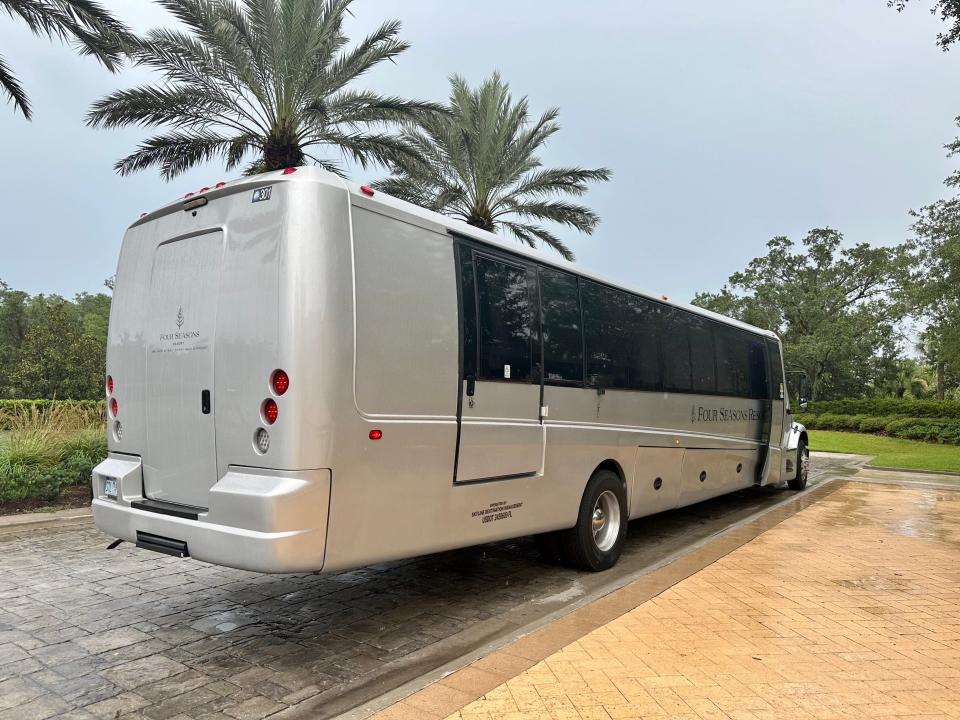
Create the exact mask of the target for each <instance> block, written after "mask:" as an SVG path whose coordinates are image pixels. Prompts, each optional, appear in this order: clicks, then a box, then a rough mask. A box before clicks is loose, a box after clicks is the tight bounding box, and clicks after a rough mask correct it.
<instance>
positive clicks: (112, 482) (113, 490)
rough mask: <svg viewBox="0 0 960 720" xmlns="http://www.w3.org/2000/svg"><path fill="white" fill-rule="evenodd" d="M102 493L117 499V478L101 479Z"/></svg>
mask: <svg viewBox="0 0 960 720" xmlns="http://www.w3.org/2000/svg"><path fill="white" fill-rule="evenodd" d="M103 494H104V495H106V496H107V497H109V498H113V499H114V500H116V499H117V479H116V478H107V479H106V480H104V481H103Z"/></svg>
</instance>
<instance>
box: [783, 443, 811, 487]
mask: <svg viewBox="0 0 960 720" xmlns="http://www.w3.org/2000/svg"><path fill="white" fill-rule="evenodd" d="M809 475H810V450H809V449H807V443H806V442H805V441H804V440H803V439H802V438H801V440H800V442H799V443H798V444H797V476H796V477H794V478H791V479H789V480H787V485H789V486H790V489H791V490H803V489H804V488H805V487H806V486H807V477H808V476H809Z"/></svg>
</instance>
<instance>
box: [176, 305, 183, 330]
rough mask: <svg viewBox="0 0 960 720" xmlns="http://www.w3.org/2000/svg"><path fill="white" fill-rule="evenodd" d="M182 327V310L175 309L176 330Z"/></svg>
mask: <svg viewBox="0 0 960 720" xmlns="http://www.w3.org/2000/svg"><path fill="white" fill-rule="evenodd" d="M182 327H183V308H182V307H180V308H178V309H177V328H178V329H179V328H182Z"/></svg>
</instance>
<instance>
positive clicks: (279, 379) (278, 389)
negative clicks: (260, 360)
mask: <svg viewBox="0 0 960 720" xmlns="http://www.w3.org/2000/svg"><path fill="white" fill-rule="evenodd" d="M270 385H271V386H272V387H273V391H274V392H275V393H276V394H277V395H283V394H284V393H285V392H286V391H287V388H289V387H290V376H289V375H287V374H286V373H285V372H284V371H283V370H274V371H273V377H271V378H270Z"/></svg>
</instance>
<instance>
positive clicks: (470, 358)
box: [460, 247, 477, 377]
mask: <svg viewBox="0 0 960 720" xmlns="http://www.w3.org/2000/svg"><path fill="white" fill-rule="evenodd" d="M460 298H461V303H462V305H461V309H462V312H463V376H464V377H468V376H470V375H473V376H474V377H476V375H477V286H476V284H475V283H474V280H473V251H472V250H470V249H469V248H464V247H461V248H460Z"/></svg>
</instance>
